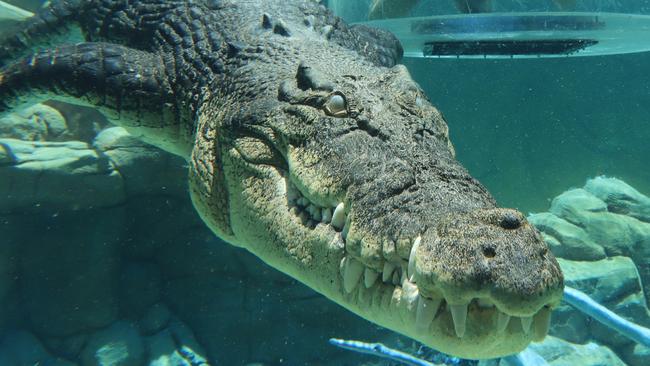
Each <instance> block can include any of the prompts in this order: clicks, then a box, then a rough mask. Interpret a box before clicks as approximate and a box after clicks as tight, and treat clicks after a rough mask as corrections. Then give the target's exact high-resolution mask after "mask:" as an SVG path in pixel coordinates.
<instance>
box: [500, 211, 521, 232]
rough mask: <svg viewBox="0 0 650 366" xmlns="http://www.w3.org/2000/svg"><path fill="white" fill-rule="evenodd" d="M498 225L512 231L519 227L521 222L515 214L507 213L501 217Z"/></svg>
mask: <svg viewBox="0 0 650 366" xmlns="http://www.w3.org/2000/svg"><path fill="white" fill-rule="evenodd" d="M499 225H500V226H501V227H502V228H504V229H508V230H513V229H516V228H518V227H520V226H521V220H520V219H519V217H517V216H516V215H515V214H513V213H511V212H508V213H506V214H505V215H503V218H501V222H499Z"/></svg>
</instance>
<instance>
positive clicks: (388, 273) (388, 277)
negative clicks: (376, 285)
mask: <svg viewBox="0 0 650 366" xmlns="http://www.w3.org/2000/svg"><path fill="white" fill-rule="evenodd" d="M394 270H395V265H394V264H393V263H391V262H385V263H384V270H383V272H382V273H381V280H382V282H388V281H392V280H393V271H394Z"/></svg>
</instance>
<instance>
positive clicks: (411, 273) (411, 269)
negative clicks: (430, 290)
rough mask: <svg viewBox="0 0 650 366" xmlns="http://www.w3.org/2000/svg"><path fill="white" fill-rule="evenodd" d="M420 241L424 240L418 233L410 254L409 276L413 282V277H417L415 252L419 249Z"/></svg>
mask: <svg viewBox="0 0 650 366" xmlns="http://www.w3.org/2000/svg"><path fill="white" fill-rule="evenodd" d="M420 241H422V237H420V236H419V235H418V237H417V238H415V240H414V241H413V246H412V247H411V253H410V254H409V265H408V274H407V276H408V278H409V281H411V282H413V277H415V252H416V251H417V250H418V247H419V246H420Z"/></svg>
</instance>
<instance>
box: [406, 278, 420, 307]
mask: <svg viewBox="0 0 650 366" xmlns="http://www.w3.org/2000/svg"><path fill="white" fill-rule="evenodd" d="M419 293H420V290H418V287H417V286H415V285H414V284H412V283H410V282H409V281H404V282H403V283H402V294H403V295H402V296H403V297H404V300H405V301H406V308H407V309H408V311H412V310H415V308H416V306H417V301H418V297H420V296H419Z"/></svg>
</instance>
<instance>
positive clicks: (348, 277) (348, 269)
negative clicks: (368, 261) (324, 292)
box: [343, 258, 364, 293]
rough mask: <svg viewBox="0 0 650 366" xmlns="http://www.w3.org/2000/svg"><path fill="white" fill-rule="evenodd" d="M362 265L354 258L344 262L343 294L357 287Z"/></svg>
mask: <svg viewBox="0 0 650 366" xmlns="http://www.w3.org/2000/svg"><path fill="white" fill-rule="evenodd" d="M363 270H364V267H363V264H361V262H359V261H358V260H356V259H354V258H348V260H347V261H346V262H345V268H344V273H343V288H344V289H345V292H347V293H350V292H352V290H354V288H355V287H357V284H358V283H359V279H361V275H363Z"/></svg>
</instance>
